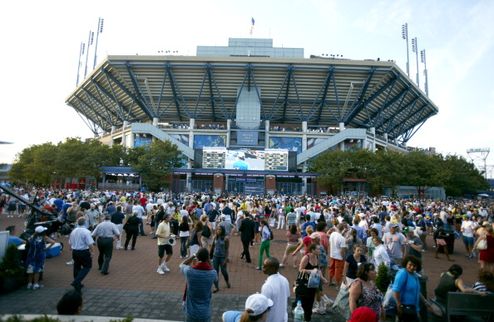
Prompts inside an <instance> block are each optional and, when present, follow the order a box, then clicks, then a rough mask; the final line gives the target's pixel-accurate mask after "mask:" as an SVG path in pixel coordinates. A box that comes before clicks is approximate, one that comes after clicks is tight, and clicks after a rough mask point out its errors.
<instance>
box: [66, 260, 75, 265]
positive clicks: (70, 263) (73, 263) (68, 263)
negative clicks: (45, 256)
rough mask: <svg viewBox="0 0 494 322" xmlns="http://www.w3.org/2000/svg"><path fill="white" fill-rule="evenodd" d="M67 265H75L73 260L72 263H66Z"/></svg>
mask: <svg viewBox="0 0 494 322" xmlns="http://www.w3.org/2000/svg"><path fill="white" fill-rule="evenodd" d="M65 264H66V265H74V260H73V259H72V260H70V261H68V262H66V263H65Z"/></svg>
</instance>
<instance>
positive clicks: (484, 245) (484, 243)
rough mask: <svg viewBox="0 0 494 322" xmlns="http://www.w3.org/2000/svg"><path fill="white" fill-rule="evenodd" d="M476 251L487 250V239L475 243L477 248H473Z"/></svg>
mask: <svg viewBox="0 0 494 322" xmlns="http://www.w3.org/2000/svg"><path fill="white" fill-rule="evenodd" d="M475 248H476V249H478V250H486V249H487V239H485V238H483V239H481V240H479V241H478V242H477V246H475Z"/></svg>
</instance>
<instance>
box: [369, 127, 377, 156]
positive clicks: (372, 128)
mask: <svg viewBox="0 0 494 322" xmlns="http://www.w3.org/2000/svg"><path fill="white" fill-rule="evenodd" d="M369 130H370V132H371V134H372V140H371V142H370V146H369V150H371V151H372V152H374V151H376V128H375V127H371V128H370V129H369Z"/></svg>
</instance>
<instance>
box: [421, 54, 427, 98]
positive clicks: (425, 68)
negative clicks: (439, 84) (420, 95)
mask: <svg viewBox="0 0 494 322" xmlns="http://www.w3.org/2000/svg"><path fill="white" fill-rule="evenodd" d="M420 60H421V61H422V63H424V77H425V83H424V87H425V95H427V96H429V78H428V76H427V60H426V59H425V49H422V50H421V51H420Z"/></svg>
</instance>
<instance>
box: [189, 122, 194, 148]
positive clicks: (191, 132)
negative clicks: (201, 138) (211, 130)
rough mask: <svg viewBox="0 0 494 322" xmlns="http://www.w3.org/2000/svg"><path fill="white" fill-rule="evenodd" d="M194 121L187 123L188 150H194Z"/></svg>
mask: <svg viewBox="0 0 494 322" xmlns="http://www.w3.org/2000/svg"><path fill="white" fill-rule="evenodd" d="M195 122H196V120H195V119H190V121H189V148H192V149H193V148H194V127H195Z"/></svg>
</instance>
